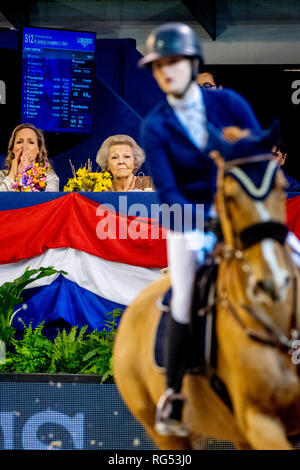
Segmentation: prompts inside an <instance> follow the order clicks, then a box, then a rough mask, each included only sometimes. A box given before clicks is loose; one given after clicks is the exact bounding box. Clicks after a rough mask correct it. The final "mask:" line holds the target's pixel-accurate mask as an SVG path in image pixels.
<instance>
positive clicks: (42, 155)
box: [0, 123, 59, 191]
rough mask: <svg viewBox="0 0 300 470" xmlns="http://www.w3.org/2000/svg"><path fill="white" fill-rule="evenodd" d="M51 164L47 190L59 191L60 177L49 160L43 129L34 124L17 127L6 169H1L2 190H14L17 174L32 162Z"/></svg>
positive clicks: (14, 131) (8, 152) (9, 146)
mask: <svg viewBox="0 0 300 470" xmlns="http://www.w3.org/2000/svg"><path fill="white" fill-rule="evenodd" d="M46 162H47V163H48V164H49V168H50V171H49V172H48V174H47V185H46V191H59V178H58V176H57V175H56V174H55V172H54V171H53V169H52V166H51V163H50V162H49V160H48V153H47V149H46V145H45V139H44V135H43V133H42V131H41V130H40V129H37V128H36V127H35V126H34V125H33V124H29V123H26V124H20V125H19V126H17V127H15V129H14V130H13V132H12V135H11V137H10V139H9V143H8V150H7V157H6V159H5V163H4V165H5V169H4V170H1V171H0V191H13V187H12V186H13V184H14V182H15V180H16V176H17V175H18V174H19V173H20V172H22V171H23V170H24V169H25V168H26V167H28V166H29V165H30V164H31V163H40V164H42V165H43V164H45V163H46Z"/></svg>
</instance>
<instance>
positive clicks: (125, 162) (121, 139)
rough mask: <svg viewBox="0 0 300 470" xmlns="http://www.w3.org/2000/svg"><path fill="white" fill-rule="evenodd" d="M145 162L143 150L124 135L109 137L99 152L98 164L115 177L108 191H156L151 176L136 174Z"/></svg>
mask: <svg viewBox="0 0 300 470" xmlns="http://www.w3.org/2000/svg"><path fill="white" fill-rule="evenodd" d="M144 161H145V154H144V151H143V149H141V147H139V145H138V144H137V143H136V142H135V140H134V139H133V138H132V137H129V136H128V135H123V134H117V135H112V136H111V137H108V138H107V139H106V140H105V141H104V142H103V144H102V145H101V147H100V149H99V150H98V152H97V157H96V162H97V163H98V165H99V166H100V167H101V168H102V170H104V171H106V170H108V171H110V172H111V174H112V176H113V181H112V187H111V188H109V189H108V191H138V190H142V191H143V190H144V191H145V190H146V191H151V190H153V189H154V186H153V182H152V180H151V178H150V177H149V176H144V175H140V174H138V175H137V176H136V175H135V173H136V172H137V171H138V170H139V169H140V167H141V165H142V163H143V162H144Z"/></svg>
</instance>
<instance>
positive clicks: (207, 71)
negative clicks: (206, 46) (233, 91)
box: [196, 67, 223, 89]
mask: <svg viewBox="0 0 300 470" xmlns="http://www.w3.org/2000/svg"><path fill="white" fill-rule="evenodd" d="M196 81H197V83H198V85H199V86H200V87H201V88H219V89H222V88H223V87H222V85H220V83H219V81H218V79H217V74H216V72H215V71H214V70H213V69H212V68H210V67H201V72H200V73H198V75H197V80H196Z"/></svg>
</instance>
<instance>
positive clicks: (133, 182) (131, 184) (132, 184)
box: [112, 175, 136, 192]
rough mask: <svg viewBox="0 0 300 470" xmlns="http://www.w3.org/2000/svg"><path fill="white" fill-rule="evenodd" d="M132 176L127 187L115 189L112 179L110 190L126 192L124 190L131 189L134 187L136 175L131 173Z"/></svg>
mask: <svg viewBox="0 0 300 470" xmlns="http://www.w3.org/2000/svg"><path fill="white" fill-rule="evenodd" d="M132 176H133V178H132V180H131V181H130V183H129V185H128V187H127V189H117V188H116V186H115V183H114V180H113V182H112V190H113V191H118V192H121V191H124V192H126V191H130V190H132V189H133V188H134V186H135V180H136V176H134V175H132Z"/></svg>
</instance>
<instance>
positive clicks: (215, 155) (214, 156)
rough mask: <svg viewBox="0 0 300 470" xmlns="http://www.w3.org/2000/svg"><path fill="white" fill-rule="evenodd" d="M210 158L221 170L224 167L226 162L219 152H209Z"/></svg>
mask: <svg viewBox="0 0 300 470" xmlns="http://www.w3.org/2000/svg"><path fill="white" fill-rule="evenodd" d="M209 156H210V158H212V159H213V161H214V162H215V164H216V165H217V166H218V167H219V168H221V167H224V165H225V160H224V158H223V157H222V155H221V154H220V152H219V151H218V150H212V151H211V152H209Z"/></svg>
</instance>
